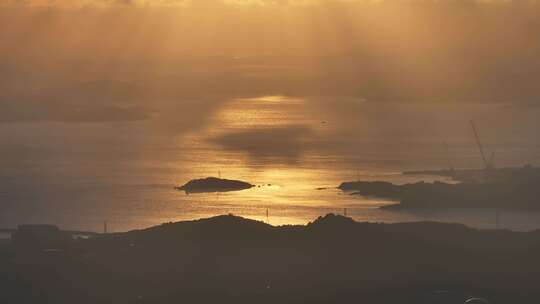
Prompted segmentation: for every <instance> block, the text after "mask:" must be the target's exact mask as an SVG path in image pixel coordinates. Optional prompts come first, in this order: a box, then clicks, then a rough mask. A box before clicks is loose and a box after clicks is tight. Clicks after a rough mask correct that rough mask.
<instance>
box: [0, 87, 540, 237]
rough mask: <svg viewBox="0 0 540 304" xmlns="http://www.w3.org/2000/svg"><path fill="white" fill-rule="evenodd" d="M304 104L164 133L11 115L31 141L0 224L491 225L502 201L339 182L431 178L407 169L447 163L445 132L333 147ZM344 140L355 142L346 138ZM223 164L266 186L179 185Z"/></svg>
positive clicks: (7, 167)
mask: <svg viewBox="0 0 540 304" xmlns="http://www.w3.org/2000/svg"><path fill="white" fill-rule="evenodd" d="M306 107H307V105H306V104H305V103H304V101H303V100H301V99H294V98H284V97H279V96H277V97H276V96H274V97H262V98H257V99H238V100H234V101H231V102H229V103H228V104H227V105H226V106H225V107H223V108H222V109H220V110H219V111H217V112H215V113H213V115H212V117H211V118H210V119H209V121H210V123H209V124H208V125H206V126H205V127H204V128H203V129H201V130H197V131H195V132H192V133H190V134H186V135H184V136H181V137H167V136H162V137H160V136H156V135H155V132H156V131H155V130H154V129H152V127H150V126H148V125H146V124H145V123H140V124H139V123H134V124H125V125H118V124H101V125H78V126H71V125H67V124H45V123H40V124H31V125H12V126H10V127H4V128H3V129H2V132H0V136H1V137H0V138H2V139H7V140H8V141H10V142H13V143H15V144H18V145H19V147H23V149H20V150H14V152H13V155H12V156H11V158H10V157H9V156H8V157H7V158H6V159H3V160H2V161H0V164H1V165H2V166H3V169H4V170H2V172H0V178H1V180H2V181H3V183H2V185H1V186H0V195H1V201H2V204H1V205H0V227H15V226H16V225H17V224H23V223H53V224H57V225H59V226H60V227H62V228H65V229H74V230H93V231H99V230H101V227H102V223H103V221H104V220H107V221H108V225H109V230H112V231H125V230H129V229H136V228H143V227H148V226H151V225H156V224H160V223H163V222H169V221H179V220H191V219H197V218H202V217H209V216H214V215H219V214H228V213H233V214H236V215H240V216H245V217H249V218H253V219H257V220H263V221H267V220H268V221H269V222H270V223H271V224H273V225H282V224H305V223H307V222H309V221H312V220H314V219H315V218H317V217H318V216H321V215H324V214H326V213H330V212H333V213H343V212H344V209H345V208H347V213H348V215H349V216H351V217H353V218H354V219H356V220H359V221H372V222H401V221H423V220H436V221H445V222H461V223H465V224H467V225H471V226H475V227H481V228H493V227H494V225H495V216H496V212H495V211H494V210H459V209H455V210H423V211H422V210H416V211H415V210H411V211H388V210H380V209H378V207H380V206H382V205H385V204H389V203H392V202H388V201H384V200H377V199H369V198H361V197H352V196H350V195H348V194H346V193H342V192H340V191H338V190H337V189H335V187H337V186H338V185H339V184H340V183H341V182H343V181H350V180H386V181H390V182H395V183H406V182H415V181H417V180H419V179H422V180H428V181H430V180H433V178H429V177H421V178H419V177H410V176H409V177H407V176H402V175H400V174H399V172H400V171H401V170H407V169H422V168H442V167H445V166H446V163H447V159H446V157H445V156H444V155H443V154H444V151H440V150H441V149H440V147H439V143H438V139H435V140H434V141H433V142H432V143H430V144H428V147H429V146H433V147H435V148H432V149H427V150H426V149H425V147H424V148H423V150H422V149H418V150H414V149H413V151H412V152H411V153H410V154H406V153H404V152H403V151H401V150H400V149H384V150H381V149H378V148H375V147H374V145H369V144H364V145H363V146H361V147H360V148H358V147H356V148H355V149H356V150H354V151H355V153H342V151H340V150H337V151H334V150H332V149H328V148H327V147H328V146H332V144H333V142H332V140H334V139H333V138H332V134H334V133H335V132H336V130H335V129H334V128H335V127H334V126H333V124H332V121H331V120H330V121H327V120H328V119H329V118H328V117H327V115H325V113H324V112H321V111H318V110H317V109H308V110H306ZM276 130H278V131H276ZM274 132H277V133H274ZM340 144H341V145H343V146H344V147H345V148H346V144H347V143H346V142H345V144H343V143H340ZM473 152H474V151H473ZM468 157H469V155H465V157H464V159H468ZM220 174H221V176H222V177H224V178H231V179H240V180H245V181H248V182H250V183H253V184H256V185H258V186H260V187H255V188H253V189H250V190H246V191H241V192H234V193H220V194H196V195H185V194H184V193H182V192H178V191H175V190H174V189H173V187H174V186H175V185H177V184H183V183H185V182H187V181H188V180H190V179H193V178H201V177H207V176H217V175H220ZM317 188H325V189H324V190H316V189H317ZM267 210H268V214H269V217H268V219H267V217H266V211H267ZM499 223H500V225H501V226H502V227H504V228H511V229H516V230H528V229H535V228H540V215H539V214H537V213H520V212H502V213H501V214H500V216H499Z"/></svg>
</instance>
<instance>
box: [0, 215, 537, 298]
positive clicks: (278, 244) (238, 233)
mask: <svg viewBox="0 0 540 304" xmlns="http://www.w3.org/2000/svg"><path fill="white" fill-rule="evenodd" d="M539 256H540V231H534V232H527V233H519V232H510V231H502V230H476V229H471V228H468V227H466V226H463V225H459V224H442V223H431V222H419V223H403V224H375V223H359V222H355V221H353V220H352V219H350V218H346V217H342V216H336V215H327V216H324V217H321V218H319V219H317V220H315V221H314V222H312V223H309V224H308V225H302V226H280V227H274V226H270V225H267V224H265V223H262V222H258V221H253V220H248V219H244V218H240V217H236V216H232V215H227V216H218V217H214V218H209V219H202V220H197V221H188V222H177V223H168V224H163V225H160V226H155V227H151V228H148V229H143V230H137V231H131V232H126V233H115V234H106V235H101V236H95V237H91V238H89V239H78V240H73V241H72V242H71V243H69V244H68V245H67V246H66V247H65V248H63V250H60V251H31V250H24V249H17V248H13V247H11V246H10V245H9V244H2V245H1V246H0V269H1V271H0V286H2V292H1V293H0V303H55V304H64V303H66V304H67V303H80V304H95V303H120V304H122V303H156V304H160V303H163V304H165V303H235V304H237V303H269V304H270V303H321V304H322V303H349V302H354V303H369V304H395V303H411V304H412V303H414V304H416V303H425V304H428V303H429V304H431V303H435V304H437V303H442V304H447V303H448V304H451V303H455V304H461V303H465V302H466V301H467V299H470V298H476V297H477V298H484V299H486V300H487V301H489V302H486V303H497V304H504V303H508V304H517V303H538V302H539V301H540V290H539V289H538V282H539V281H540V259H538V257H539Z"/></svg>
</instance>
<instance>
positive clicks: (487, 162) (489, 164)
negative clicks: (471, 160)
mask: <svg viewBox="0 0 540 304" xmlns="http://www.w3.org/2000/svg"><path fill="white" fill-rule="evenodd" d="M471 127H472V130H473V132H474V138H475V139H476V144H477V145H478V149H479V150H480V155H481V156H482V161H483V162H484V168H485V169H486V170H489V169H493V165H494V161H495V153H492V154H491V158H490V159H489V160H488V159H487V158H486V154H485V153H484V146H482V142H480V137H479V136H478V131H477V130H476V125H475V124H474V121H472V120H471Z"/></svg>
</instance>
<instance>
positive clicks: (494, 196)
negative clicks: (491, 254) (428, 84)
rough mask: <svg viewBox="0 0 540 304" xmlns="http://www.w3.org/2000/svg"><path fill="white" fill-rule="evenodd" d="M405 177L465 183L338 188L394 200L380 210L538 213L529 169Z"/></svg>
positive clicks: (535, 173)
mask: <svg viewBox="0 0 540 304" xmlns="http://www.w3.org/2000/svg"><path fill="white" fill-rule="evenodd" d="M406 174H430V175H433V174H439V175H442V176H450V175H451V174H460V176H461V177H460V178H458V179H465V176H467V180H468V181H467V182H459V183H456V184H452V183H444V182H433V183H426V182H418V183H413V184H405V185H395V184H391V183H388V182H383V181H375V182H367V181H356V182H345V183H342V184H341V185H340V186H339V187H338V188H339V189H341V190H343V191H348V192H352V194H353V195H362V196H368V197H376V198H383V199H389V200H395V201H397V202H399V204H395V205H390V206H385V207H382V208H394V209H395V208H452V207H457V208H467V207H470V208H505V209H540V170H538V169H536V168H532V167H523V168H506V169H497V170H495V169H493V170H489V171H486V170H483V171H482V170H461V171H458V172H455V171H453V170H452V171H451V170H442V171H417V172H408V173H406Z"/></svg>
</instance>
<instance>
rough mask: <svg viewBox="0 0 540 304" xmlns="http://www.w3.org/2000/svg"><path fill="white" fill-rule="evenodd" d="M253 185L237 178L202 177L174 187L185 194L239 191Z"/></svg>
mask: <svg viewBox="0 0 540 304" xmlns="http://www.w3.org/2000/svg"><path fill="white" fill-rule="evenodd" d="M253 187H255V185H252V184H250V183H247V182H243V181H239V180H230V179H221V178H217V177H207V178H203V179H194V180H191V181H189V182H188V183H186V184H185V185H183V186H180V187H175V189H176V190H179V191H185V192H186V193H187V194H189V193H212V192H231V191H241V190H246V189H251V188H253Z"/></svg>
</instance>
